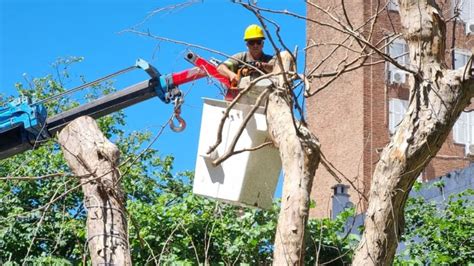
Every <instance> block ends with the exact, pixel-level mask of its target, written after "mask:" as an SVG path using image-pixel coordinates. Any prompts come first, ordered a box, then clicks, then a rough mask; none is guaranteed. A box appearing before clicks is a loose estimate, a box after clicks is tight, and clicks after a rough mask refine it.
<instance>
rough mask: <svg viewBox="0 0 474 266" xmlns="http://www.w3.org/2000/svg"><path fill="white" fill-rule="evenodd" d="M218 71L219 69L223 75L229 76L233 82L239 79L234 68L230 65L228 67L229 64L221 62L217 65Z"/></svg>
mask: <svg viewBox="0 0 474 266" xmlns="http://www.w3.org/2000/svg"><path fill="white" fill-rule="evenodd" d="M217 71H219V73H221V74H222V75H224V76H226V77H228V78H229V80H230V81H231V82H232V81H234V80H235V79H237V74H236V73H234V72H232V70H230V69H229V67H227V65H226V64H224V63H222V64H220V65H219V66H218V67H217Z"/></svg>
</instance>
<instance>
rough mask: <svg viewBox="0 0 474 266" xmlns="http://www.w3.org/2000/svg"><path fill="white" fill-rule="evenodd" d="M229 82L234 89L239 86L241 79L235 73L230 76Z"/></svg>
mask: <svg viewBox="0 0 474 266" xmlns="http://www.w3.org/2000/svg"><path fill="white" fill-rule="evenodd" d="M229 80H230V84H231V86H232V87H237V85H238V84H239V77H238V76H237V74H235V73H234V72H231V74H229Z"/></svg>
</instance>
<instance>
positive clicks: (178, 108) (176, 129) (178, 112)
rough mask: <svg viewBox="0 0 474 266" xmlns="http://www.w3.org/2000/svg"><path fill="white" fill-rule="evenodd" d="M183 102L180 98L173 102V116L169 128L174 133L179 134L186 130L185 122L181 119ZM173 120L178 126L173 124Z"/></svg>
mask: <svg viewBox="0 0 474 266" xmlns="http://www.w3.org/2000/svg"><path fill="white" fill-rule="evenodd" d="M183 102H184V100H183V99H182V98H181V97H180V96H178V97H177V98H176V99H175V100H174V114H173V117H172V118H171V120H170V128H171V130H173V131H174V132H181V131H183V130H184V129H185V128H186V121H184V119H183V118H182V117H181V105H182V104H183ZM174 119H176V120H177V121H178V124H179V126H176V125H175V124H174Z"/></svg>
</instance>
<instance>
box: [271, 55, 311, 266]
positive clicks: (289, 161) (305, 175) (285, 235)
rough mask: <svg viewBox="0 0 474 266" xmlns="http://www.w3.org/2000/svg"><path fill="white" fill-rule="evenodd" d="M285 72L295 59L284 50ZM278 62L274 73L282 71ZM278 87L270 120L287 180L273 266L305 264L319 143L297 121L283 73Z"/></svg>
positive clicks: (290, 68)
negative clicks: (305, 236)
mask: <svg viewBox="0 0 474 266" xmlns="http://www.w3.org/2000/svg"><path fill="white" fill-rule="evenodd" d="M280 55H281V58H282V61H283V62H282V63H283V69H284V71H285V73H287V72H288V71H290V70H292V64H293V62H292V58H291V56H290V54H288V53H281V54H280ZM280 69H281V67H280V66H279V65H277V67H276V69H275V70H274V73H279V72H280ZM278 83H279V87H278V88H276V89H275V90H274V91H273V92H272V93H271V94H270V95H269V100H268V107H267V123H268V130H269V133H270V136H271V137H272V139H273V142H274V144H275V146H276V147H278V148H279V152H280V157H281V160H282V165H283V172H284V183H283V194H282V202H281V210H280V215H279V218H278V225H277V230H276V236H275V249H274V255H273V264H274V265H302V264H303V262H304V231H305V227H306V223H307V220H308V215H309V203H310V192H311V187H312V183H313V178H314V174H315V172H316V169H317V167H318V164H319V155H320V153H319V142H318V140H317V138H316V137H315V136H314V135H313V134H312V133H311V132H310V131H309V130H308V129H307V128H306V126H304V125H302V124H301V123H299V122H298V121H295V118H294V116H293V112H292V110H293V108H292V103H293V101H292V95H291V94H290V91H289V89H288V88H286V86H284V79H283V78H282V76H280V82H278Z"/></svg>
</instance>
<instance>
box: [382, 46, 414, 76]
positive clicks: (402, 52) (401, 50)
mask: <svg viewBox="0 0 474 266" xmlns="http://www.w3.org/2000/svg"><path fill="white" fill-rule="evenodd" d="M388 54H389V55H390V57H392V58H394V59H395V60H396V61H397V62H398V63H399V64H400V65H403V66H406V65H408V63H409V57H408V45H407V43H406V42H405V41H404V40H403V39H400V38H397V39H395V40H393V42H391V43H390V44H389V45H388ZM387 68H388V71H387V74H388V75H387V76H388V77H387V78H388V81H389V82H390V83H399V84H402V83H405V81H406V74H407V73H406V72H405V71H403V70H401V69H399V68H398V67H396V66H394V65H393V64H391V63H388V67H387Z"/></svg>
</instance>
